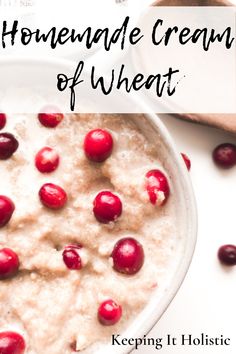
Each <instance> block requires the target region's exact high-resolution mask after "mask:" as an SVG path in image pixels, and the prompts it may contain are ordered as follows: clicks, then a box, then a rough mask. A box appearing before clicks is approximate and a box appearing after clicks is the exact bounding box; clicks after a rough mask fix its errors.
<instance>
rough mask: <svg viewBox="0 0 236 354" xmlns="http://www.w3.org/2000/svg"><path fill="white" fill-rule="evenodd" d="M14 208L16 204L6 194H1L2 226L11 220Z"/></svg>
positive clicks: (0, 220)
mask: <svg viewBox="0 0 236 354" xmlns="http://www.w3.org/2000/svg"><path fill="white" fill-rule="evenodd" d="M14 210H15V205H14V203H13V201H12V200H11V199H10V198H8V197H6V196H4V195H0V227H3V226H5V225H6V224H7V223H8V222H9V220H10V219H11V217H12V214H13V212H14Z"/></svg>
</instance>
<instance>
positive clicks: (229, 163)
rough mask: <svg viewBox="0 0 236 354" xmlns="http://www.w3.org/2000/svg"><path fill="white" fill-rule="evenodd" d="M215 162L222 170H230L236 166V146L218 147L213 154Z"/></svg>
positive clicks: (223, 145) (225, 145)
mask: <svg viewBox="0 0 236 354" xmlns="http://www.w3.org/2000/svg"><path fill="white" fill-rule="evenodd" d="M212 157H213V160H214V161H215V163H216V164H217V165H218V166H220V167H222V168H230V167H233V166H234V165H235V164H236V146H235V145H233V144H228V143H226V144H221V145H218V146H217V147H216V148H215V149H214V151H213V153H212Z"/></svg>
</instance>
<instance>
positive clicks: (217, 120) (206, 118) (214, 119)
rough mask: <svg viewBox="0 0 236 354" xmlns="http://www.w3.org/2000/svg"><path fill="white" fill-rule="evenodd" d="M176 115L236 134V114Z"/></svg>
mask: <svg viewBox="0 0 236 354" xmlns="http://www.w3.org/2000/svg"><path fill="white" fill-rule="evenodd" d="M176 116H177V117H178V118H182V119H185V120H188V121H192V122H196V123H201V124H206V125H210V126H214V127H216V128H220V129H223V130H226V131H228V132H230V133H234V134H236V114H177V115H176Z"/></svg>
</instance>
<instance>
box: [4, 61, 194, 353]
mask: <svg viewBox="0 0 236 354" xmlns="http://www.w3.org/2000/svg"><path fill="white" fill-rule="evenodd" d="M74 66H75V63H71V62H68V61H65V60H32V59H31V60H26V59H20V58H18V59H8V60H5V59H4V60H1V61H0V77H1V81H2V82H4V87H5V88H6V91H7V90H8V89H9V88H11V87H12V85H13V86H14V85H15V86H19V87H20V86H22V85H24V87H25V88H26V89H27V85H32V77H30V72H31V73H32V72H37V75H36V76H35V75H34V81H35V82H34V87H37V86H39V87H40V91H41V92H42V90H44V93H45V97H47V95H50V92H49V93H48V92H47V82H48V78H49V76H50V75H51V74H53V75H55V74H56V73H58V72H65V71H70V69H71V68H74ZM13 72H14V75H12V74H13ZM49 74H50V75H49ZM19 99H22V98H20V97H18V100H19ZM23 99H24V98H23ZM123 99H124V97H123V94H121V97H120V100H121V102H122V100H123ZM126 99H127V97H126ZM25 100H26V102H27V99H26V97H25ZM133 100H134V104H137V102H135V99H133ZM3 108H4V107H3ZM143 111H144V112H145V111H148V109H146V108H145V107H143ZM21 113H22V112H21ZM132 119H133V120H135V122H136V124H137V125H138V126H139V127H140V129H141V130H142V132H143V133H144V134H145V135H146V137H147V138H148V139H149V140H150V141H151V142H153V143H154V144H155V142H156V141H157V137H158V140H161V142H162V143H161V147H160V155H161V156H163V159H162V161H163V162H164V167H165V169H166V171H167V174H168V176H169V178H170V179H171V181H172V193H173V194H174V196H175V199H176V201H177V202H178V208H177V210H176V212H177V215H178V221H179V225H178V227H179V230H180V233H181V241H180V245H179V247H180V249H179V251H178V254H177V255H176V256H177V262H176V268H175V269H174V270H173V273H172V274H170V277H169V278H168V279H167V282H166V284H165V285H164V286H163V287H162V288H158V289H157V290H155V291H154V292H153V296H152V298H151V300H150V301H149V302H148V303H147V305H146V307H145V309H144V310H143V311H142V313H141V314H139V315H138V317H137V318H135V321H134V322H133V324H132V325H131V326H129V328H128V329H127V330H126V331H125V333H124V334H123V335H124V337H128V338H140V337H142V336H143V335H144V334H147V333H148V332H149V331H150V330H151V328H152V327H153V326H154V325H155V323H156V322H157V321H158V320H159V319H160V317H161V316H162V314H163V313H164V311H165V310H166V308H167V306H168V305H169V304H170V302H171V301H172V300H173V298H174V296H175V294H176V292H177V291H178V289H179V287H180V285H181V283H182V282H183V280H184V278H185V275H186V273H187V270H188V268H189V265H190V262H191V259H192V256H193V251H194V247H195V242H196V234H197V213H196V205H195V198H194V194H193V190H192V185H191V181H190V177H189V173H188V171H187V169H186V166H185V165H184V162H183V159H182V157H181V156H180V153H179V151H178V150H177V149H176V147H175V145H174V142H173V140H172V138H171V137H170V135H169V133H168V131H167V129H166V128H165V126H164V125H163V123H162V122H161V120H160V119H159V117H158V116H157V115H156V114H154V113H153V114H143V115H132ZM131 349H132V347H131V346H125V347H119V346H113V347H112V348H111V347H110V345H107V346H106V347H105V348H104V347H103V348H102V349H98V350H97V353H101V354H105V353H109V354H110V353H113V354H116V353H117V354H118V353H120V354H121V353H122V354H124V353H128V352H129V351H130V350H131Z"/></svg>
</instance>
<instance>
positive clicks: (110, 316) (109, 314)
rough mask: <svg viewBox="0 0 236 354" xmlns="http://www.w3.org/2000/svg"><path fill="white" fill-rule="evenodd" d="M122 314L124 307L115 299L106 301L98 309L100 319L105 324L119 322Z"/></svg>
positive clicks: (110, 324)
mask: <svg viewBox="0 0 236 354" xmlns="http://www.w3.org/2000/svg"><path fill="white" fill-rule="evenodd" d="M121 315H122V308H121V306H120V305H119V304H117V303H116V302H115V301H113V300H106V301H104V302H103V303H102V304H101V305H100V306H99V309H98V320H99V322H100V323H101V324H103V325H105V326H112V325H114V324H115V323H117V322H118V321H119V320H120V318H121Z"/></svg>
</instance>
